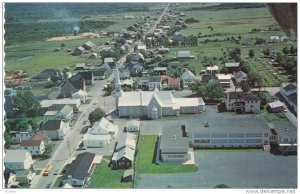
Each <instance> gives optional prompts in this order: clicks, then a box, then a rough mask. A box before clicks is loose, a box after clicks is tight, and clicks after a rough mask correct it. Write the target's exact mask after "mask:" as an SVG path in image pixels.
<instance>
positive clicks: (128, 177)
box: [122, 169, 134, 182]
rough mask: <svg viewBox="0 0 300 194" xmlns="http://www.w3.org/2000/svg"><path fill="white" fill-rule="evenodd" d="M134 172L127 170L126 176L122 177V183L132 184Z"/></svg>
mask: <svg viewBox="0 0 300 194" xmlns="http://www.w3.org/2000/svg"><path fill="white" fill-rule="evenodd" d="M133 176H134V170H133V169H128V170H125V172H124V175H123V177H122V182H131V181H132V180H133Z"/></svg>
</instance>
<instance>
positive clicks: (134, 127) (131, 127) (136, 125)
mask: <svg viewBox="0 0 300 194" xmlns="http://www.w3.org/2000/svg"><path fill="white" fill-rule="evenodd" d="M140 126H141V122H140V121H137V120H131V121H128V122H127V124H126V128H125V131H128V132H134V131H139V130H140Z"/></svg>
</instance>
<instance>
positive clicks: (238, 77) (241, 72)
mask: <svg viewBox="0 0 300 194" xmlns="http://www.w3.org/2000/svg"><path fill="white" fill-rule="evenodd" d="M244 77H247V74H246V73H244V72H243V71H238V72H237V73H236V74H235V75H234V79H236V80H238V79H241V78H244Z"/></svg>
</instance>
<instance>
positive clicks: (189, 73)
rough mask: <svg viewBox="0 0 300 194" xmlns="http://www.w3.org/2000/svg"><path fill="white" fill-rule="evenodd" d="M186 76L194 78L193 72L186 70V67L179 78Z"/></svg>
mask: <svg viewBox="0 0 300 194" xmlns="http://www.w3.org/2000/svg"><path fill="white" fill-rule="evenodd" d="M186 77H188V78H190V77H192V78H196V76H195V74H193V72H191V71H190V70H188V69H185V71H184V72H183V74H182V75H181V78H182V79H184V78H186Z"/></svg>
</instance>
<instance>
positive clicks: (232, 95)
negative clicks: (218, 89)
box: [228, 92, 260, 101]
mask: <svg viewBox="0 0 300 194" xmlns="http://www.w3.org/2000/svg"><path fill="white" fill-rule="evenodd" d="M228 94H229V99H243V100H245V101H260V98H259V97H257V96H255V95H253V94H252V93H250V92H229V93H228Z"/></svg>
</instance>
